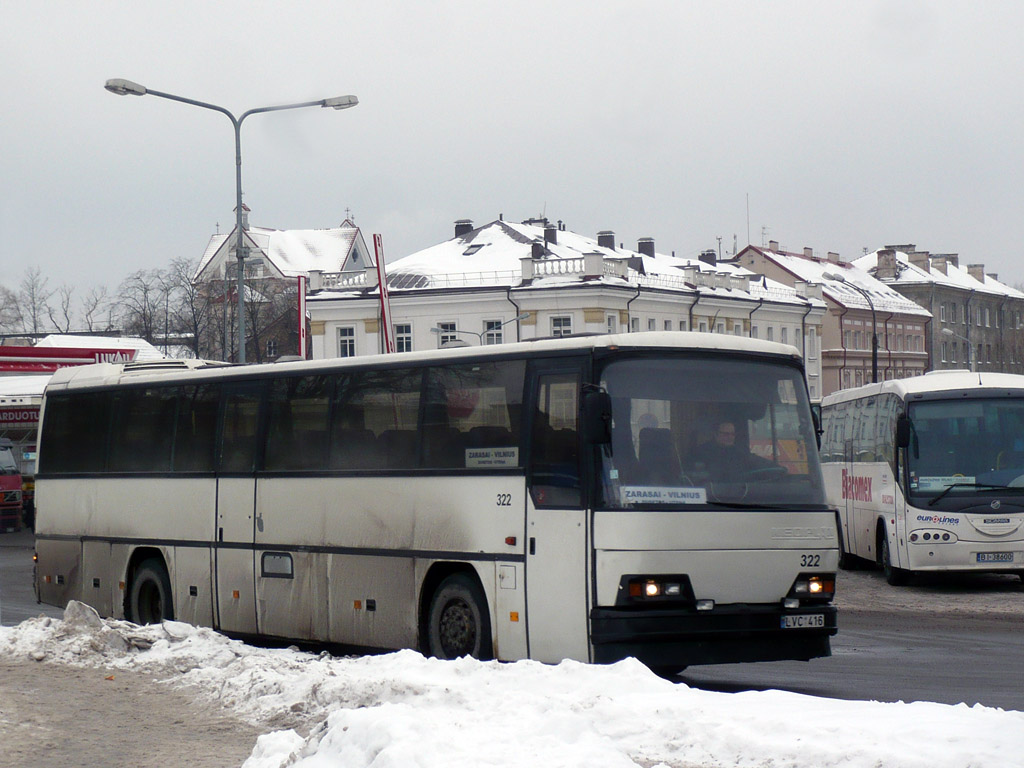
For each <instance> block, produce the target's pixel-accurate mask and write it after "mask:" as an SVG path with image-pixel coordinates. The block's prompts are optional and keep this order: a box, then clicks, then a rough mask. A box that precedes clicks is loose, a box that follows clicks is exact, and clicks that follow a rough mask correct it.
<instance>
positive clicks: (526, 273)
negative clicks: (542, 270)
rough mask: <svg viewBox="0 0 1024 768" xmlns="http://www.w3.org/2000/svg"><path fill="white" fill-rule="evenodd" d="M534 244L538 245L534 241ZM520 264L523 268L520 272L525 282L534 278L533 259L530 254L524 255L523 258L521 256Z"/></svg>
mask: <svg viewBox="0 0 1024 768" xmlns="http://www.w3.org/2000/svg"><path fill="white" fill-rule="evenodd" d="M534 245H537V243H534ZM519 266H520V269H521V273H520V274H521V276H522V279H523V282H524V283H525V282H527V281H529V280H532V279H533V259H532V258H530V257H529V256H524V257H523V258H521V259H520V260H519Z"/></svg>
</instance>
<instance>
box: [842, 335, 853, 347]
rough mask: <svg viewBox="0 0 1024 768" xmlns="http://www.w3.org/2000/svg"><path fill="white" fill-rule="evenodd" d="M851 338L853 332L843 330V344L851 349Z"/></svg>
mask: <svg viewBox="0 0 1024 768" xmlns="http://www.w3.org/2000/svg"><path fill="white" fill-rule="evenodd" d="M851 338H853V333H852V332H851V331H843V346H844V347H845V348H846V349H853V347H851V346H850V339H851Z"/></svg>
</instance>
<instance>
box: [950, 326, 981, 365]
mask: <svg viewBox="0 0 1024 768" xmlns="http://www.w3.org/2000/svg"><path fill="white" fill-rule="evenodd" d="M942 335H943V336H953V337H954V338H957V339H960V341H963V342H964V343H966V345H967V366H968V367H969V368H970V369H971V370H972V371H973V370H975V368H976V367H977V366H976V365H975V362H974V345H973V344H971V340H970V339H968V338H967V337H966V336H961V335H960V334H959V333H957V332H956V331H954V330H953V329H952V328H943V329H942Z"/></svg>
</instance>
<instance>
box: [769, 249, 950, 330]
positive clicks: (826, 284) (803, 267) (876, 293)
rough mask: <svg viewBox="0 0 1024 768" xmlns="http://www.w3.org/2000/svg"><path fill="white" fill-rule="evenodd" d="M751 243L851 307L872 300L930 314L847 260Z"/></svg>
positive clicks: (867, 305)
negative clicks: (780, 249)
mask: <svg viewBox="0 0 1024 768" xmlns="http://www.w3.org/2000/svg"><path fill="white" fill-rule="evenodd" d="M750 247H751V248H754V250H757V251H759V252H760V253H762V254H763V255H764V256H765V258H767V259H769V260H771V261H773V262H775V263H776V264H778V265H779V266H780V267H782V268H783V269H785V270H786V271H787V272H789V273H790V274H792V275H794V276H795V277H797V278H798V279H800V280H804V281H806V282H808V283H820V284H821V292H822V294H823V295H825V296H826V297H827V298H828V299H830V300H832V301H834V302H835V303H836V304H839V305H841V306H844V307H849V308H851V309H870V308H871V305H872V304H874V307H875V309H876V310H882V311H886V312H900V313H903V314H906V315H922V316H925V317H930V316H931V313H930V312H929V311H928V310H926V309H924V308H923V307H921V306H920V305H918V304H917V303H915V302H913V301H911V300H910V299H908V298H907V297H905V296H903V294H901V293H899V292H897V291H895V290H893V289H892V288H890V287H889V286H887V285H886V284H885V283H883V282H881V281H879V280H876V279H875V278H874V277H872V276H871V275H870V274H869V273H868V272H867V271H865V270H864V269H861V268H860V267H857V266H854V265H853V264H850V263H848V262H845V261H829V260H828V259H821V258H818V257H815V256H805V255H803V254H798V253H790V252H788V251H773V250H769V249H767V248H757V247H755V246H750ZM825 275H840V276H842V278H843V281H840V280H835V279H829V278H827V277H826V276H825ZM844 281H845V282H844ZM854 286H856V287H854ZM857 288H860V289H862V290H863V291H865V292H866V293H867V294H868V295H869V296H870V297H871V301H870V302H869V301H868V300H867V299H866V298H865V297H864V295H863V294H862V293H861V291H859V290H857Z"/></svg>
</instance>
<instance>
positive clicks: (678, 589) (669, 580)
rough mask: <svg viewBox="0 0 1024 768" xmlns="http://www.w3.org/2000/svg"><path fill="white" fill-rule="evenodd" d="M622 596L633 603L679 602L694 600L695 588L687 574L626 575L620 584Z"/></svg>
mask: <svg viewBox="0 0 1024 768" xmlns="http://www.w3.org/2000/svg"><path fill="white" fill-rule="evenodd" d="M619 589H620V592H619V595H620V597H625V598H627V599H628V601H629V602H631V603H637V602H644V603H646V602H650V603H678V602H679V601H681V600H692V599H693V590H692V589H691V588H690V582H689V579H687V577H686V576H679V575H671V576H632V575H630V576H624V577H623V579H622V582H620V585H619Z"/></svg>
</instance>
